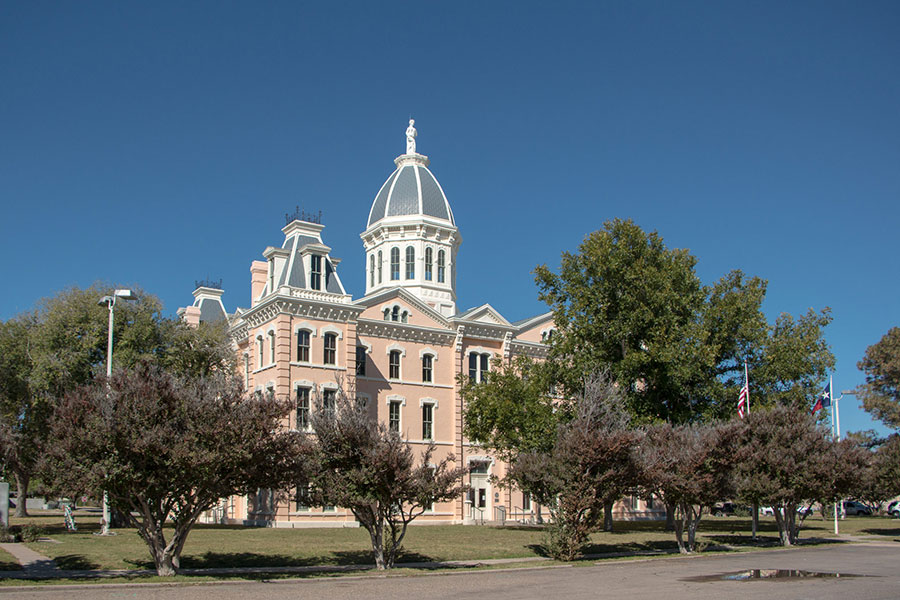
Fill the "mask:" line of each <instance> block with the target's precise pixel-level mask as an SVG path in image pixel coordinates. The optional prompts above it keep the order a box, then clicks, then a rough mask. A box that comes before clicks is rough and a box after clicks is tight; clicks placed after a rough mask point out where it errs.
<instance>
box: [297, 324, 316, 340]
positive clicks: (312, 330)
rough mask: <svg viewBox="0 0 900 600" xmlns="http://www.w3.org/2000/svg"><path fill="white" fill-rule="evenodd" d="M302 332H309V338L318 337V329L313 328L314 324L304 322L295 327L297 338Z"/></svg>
mask: <svg viewBox="0 0 900 600" xmlns="http://www.w3.org/2000/svg"><path fill="white" fill-rule="evenodd" d="M300 331H308V332H309V337H316V328H315V327H313V326H312V324H310V323H308V322H307V321H303V322H302V323H300V324H299V325H295V326H294V335H295V336H296V335H297V333H299V332H300Z"/></svg>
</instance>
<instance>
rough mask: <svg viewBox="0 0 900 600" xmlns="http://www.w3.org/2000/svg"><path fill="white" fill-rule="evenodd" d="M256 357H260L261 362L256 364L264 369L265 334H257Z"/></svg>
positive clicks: (258, 367)
mask: <svg viewBox="0 0 900 600" xmlns="http://www.w3.org/2000/svg"><path fill="white" fill-rule="evenodd" d="M256 353H257V354H256V357H257V358H258V359H259V364H257V365H256V368H257V369H262V366H263V360H264V359H265V356H266V352H265V344H264V343H263V336H261V335H258V336H256Z"/></svg>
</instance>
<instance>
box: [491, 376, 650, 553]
mask: <svg viewBox="0 0 900 600" xmlns="http://www.w3.org/2000/svg"><path fill="white" fill-rule="evenodd" d="M573 409H574V418H572V419H571V420H569V421H566V422H562V423H559V424H558V425H557V428H556V432H555V434H554V435H553V436H552V438H551V439H552V446H551V447H550V448H548V449H546V450H530V451H525V452H520V453H519V454H518V455H517V456H516V457H515V459H514V461H513V462H512V464H511V465H510V469H509V473H508V478H509V480H510V481H511V482H512V483H515V484H516V485H517V486H518V487H519V488H520V489H522V490H524V491H525V492H527V493H529V494H531V496H532V497H533V498H534V499H535V500H537V501H538V502H540V503H541V504H543V505H546V506H547V507H548V508H549V510H550V514H551V517H552V520H551V522H550V524H549V525H548V526H547V534H548V542H547V549H548V551H549V553H550V554H551V555H552V556H553V557H554V558H558V559H561V560H573V559H575V558H576V557H577V556H578V555H579V554H580V553H581V551H582V549H583V547H584V545H585V543H586V542H587V541H588V538H589V536H590V534H591V533H592V532H593V531H595V530H596V529H597V527H598V525H599V523H600V520H601V518H602V516H603V515H604V514H608V511H609V507H610V506H612V503H613V502H614V501H615V500H617V499H618V498H620V497H621V496H622V495H623V494H624V493H625V491H626V490H628V489H630V488H632V487H634V486H635V485H636V483H637V462H636V456H635V452H636V448H637V444H638V441H639V439H640V434H639V433H638V432H637V431H635V430H633V429H631V428H630V427H629V425H630V423H629V421H630V417H629V414H628V412H627V410H626V408H625V400H624V394H623V393H622V391H621V389H620V388H619V387H618V386H617V385H615V384H614V383H613V382H612V381H611V379H610V378H609V376H608V374H606V373H602V374H596V375H592V376H591V377H589V378H587V380H586V381H585V382H584V384H583V385H582V393H581V395H580V397H579V398H577V400H576V401H575V403H574V406H573Z"/></svg>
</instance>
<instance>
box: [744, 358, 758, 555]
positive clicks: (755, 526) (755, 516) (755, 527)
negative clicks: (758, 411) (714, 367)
mask: <svg viewBox="0 0 900 600" xmlns="http://www.w3.org/2000/svg"><path fill="white" fill-rule="evenodd" d="M744 387H746V388H747V414H748V415H749V414H750V370H749V368H748V367H747V359H744ZM752 523H753V539H754V540H755V539H756V532H757V530H758V529H759V502H754V503H753V520H752Z"/></svg>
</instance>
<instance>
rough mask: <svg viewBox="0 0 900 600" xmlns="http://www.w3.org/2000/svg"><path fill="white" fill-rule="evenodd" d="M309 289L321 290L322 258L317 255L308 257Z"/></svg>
mask: <svg viewBox="0 0 900 600" xmlns="http://www.w3.org/2000/svg"><path fill="white" fill-rule="evenodd" d="M309 288H310V289H312V290H321V289H322V257H321V256H319V255H318V254H313V255H311V256H310V257H309Z"/></svg>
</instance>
